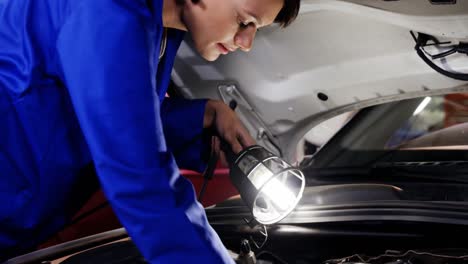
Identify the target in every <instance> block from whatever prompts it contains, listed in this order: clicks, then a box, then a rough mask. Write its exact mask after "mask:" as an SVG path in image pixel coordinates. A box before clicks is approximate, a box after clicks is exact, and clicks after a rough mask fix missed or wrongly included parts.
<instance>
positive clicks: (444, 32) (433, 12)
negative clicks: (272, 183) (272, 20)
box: [172, 0, 468, 161]
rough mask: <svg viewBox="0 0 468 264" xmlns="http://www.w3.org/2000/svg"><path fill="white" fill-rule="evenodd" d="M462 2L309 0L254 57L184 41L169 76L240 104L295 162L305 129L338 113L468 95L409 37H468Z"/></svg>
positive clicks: (467, 6)
mask: <svg viewBox="0 0 468 264" xmlns="http://www.w3.org/2000/svg"><path fill="white" fill-rule="evenodd" d="M455 2H456V3H455V4H452V5H451V4H444V5H440V4H439V5H434V4H431V2H430V1H429V0H400V1H377V0H347V1H345V0H342V1H340V0H303V1H302V2H301V12H300V15H299V17H298V19H297V20H296V21H295V22H294V23H293V24H292V25H291V26H290V27H288V28H286V29H281V28H279V27H277V26H275V25H273V26H270V27H268V28H264V29H261V30H260V32H259V33H258V34H257V38H256V40H255V44H254V47H253V49H252V50H251V52H249V53H241V52H237V53H234V54H229V55H227V56H223V57H222V58H220V59H218V60H217V61H216V62H206V61H204V60H203V59H202V58H200V57H199V56H198V55H197V54H196V52H195V51H194V49H193V47H192V46H191V41H190V38H189V37H187V39H186V40H185V41H184V43H183V44H182V46H181V49H180V50H179V53H178V56H177V59H176V63H175V66H174V71H173V75H172V77H173V80H174V83H175V84H176V86H178V87H179V90H180V91H181V92H182V93H183V94H184V95H185V96H186V97H189V98H207V97H209V98H222V99H224V100H225V101H229V100H231V99H236V101H237V103H238V108H237V112H238V114H239V115H240V116H241V119H242V120H243V122H244V123H245V124H246V126H247V128H248V129H249V130H250V132H251V133H252V134H253V135H256V136H257V139H258V143H259V144H261V145H264V146H266V147H268V148H269V149H270V150H272V151H276V152H277V153H279V154H281V155H282V156H283V157H285V158H287V159H288V160H290V161H294V160H295V159H296V157H295V153H296V148H297V143H298V142H299V140H300V139H301V138H302V137H303V136H304V135H305V134H306V132H307V131H309V130H310V128H312V127H313V126H315V125H317V124H318V123H319V122H321V121H323V120H326V119H329V118H331V117H333V116H336V115H338V114H340V113H344V112H347V111H350V110H356V109H360V108H363V107H367V106H371V105H376V104H381V103H384V102H389V101H395V100H401V99H405V98H413V97H420V96H423V95H428V94H441V93H448V92H466V91H468V85H467V82H463V81H457V80H454V79H450V78H448V77H445V76H443V75H441V74H439V73H437V72H435V71H434V70H433V69H431V68H430V67H429V66H427V65H426V64H425V63H424V62H423V61H422V60H421V59H420V58H419V57H418V56H417V55H416V52H415V50H414V46H415V42H414V40H413V38H412V36H411V35H410V30H412V31H415V32H423V33H426V34H429V35H433V36H436V37H437V38H440V39H449V40H456V41H468V0H458V1H455ZM444 67H447V68H449V69H452V70H456V71H460V72H468V57H467V56H466V55H462V54H459V55H453V56H451V58H450V62H449V63H447V65H445V66H444ZM325 97H326V98H327V100H323V99H325ZM320 98H322V99H320Z"/></svg>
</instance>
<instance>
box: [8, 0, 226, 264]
mask: <svg viewBox="0 0 468 264" xmlns="http://www.w3.org/2000/svg"><path fill="white" fill-rule="evenodd" d="M162 6H163V2H162V0H146V1H145V0H0V259H5V258H7V257H11V256H12V255H15V254H19V253H23V252H22V251H24V250H30V249H32V248H34V246H36V245H37V244H38V243H40V242H41V241H44V240H45V239H47V238H48V237H49V236H51V235H52V234H54V233H55V232H57V231H59V230H60V229H61V228H62V227H63V226H64V224H66V222H67V220H68V219H69V216H70V214H69V212H68V211H67V205H68V203H69V202H70V201H71V200H73V198H74V197H73V188H74V186H75V185H76V183H77V182H78V180H79V178H80V177H79V176H80V173H79V172H80V169H82V168H83V167H84V166H86V165H87V164H90V163H94V166H95V169H96V173H97V175H98V178H99V181H100V183H101V186H102V188H103V190H104V193H105V194H106V196H107V198H108V199H109V201H110V203H111V205H112V207H113V209H114V211H115V213H116V214H117V216H118V218H119V219H120V221H121V222H122V224H123V225H124V226H125V228H126V229H127V231H128V233H129V234H130V236H131V237H132V239H133V240H134V242H135V243H136V245H137V247H138V248H139V249H140V251H141V252H142V254H143V255H144V257H145V258H146V259H147V260H148V261H150V262H151V263H232V262H233V261H232V260H231V258H230V257H229V255H228V253H227V251H226V249H225V248H224V246H223V244H222V243H221V241H220V239H219V237H218V236H217V234H216V233H215V232H214V230H213V229H212V228H211V227H210V225H209V223H208V222H207V219H206V215H205V212H204V210H203V208H202V206H201V205H200V204H199V203H197V201H196V197H195V194H194V190H193V186H192V185H191V183H190V182H189V181H187V180H186V179H184V178H183V177H181V176H180V175H179V171H178V169H177V166H176V162H177V165H179V166H183V167H185V168H191V169H198V170H202V169H203V166H204V165H203V162H202V152H203V147H202V141H201V137H200V136H199V135H200V134H201V133H202V129H203V114H204V109H205V104H206V101H205V100H183V99H171V98H168V99H165V100H164V103H162V102H163V99H164V96H165V93H166V89H167V87H168V84H169V79H170V73H171V70H172V65H173V62H174V58H175V54H176V52H177V49H178V47H179V45H180V43H181V41H182V39H183V36H184V33H183V32H181V31H177V30H169V32H168V42H167V49H166V53H165V55H164V57H163V59H161V61H159V59H158V55H159V51H160V44H161V39H162V33H163V25H162V10H163V9H162ZM190 144H191V146H190V147H186V146H187V145H190ZM173 153H174V154H173Z"/></svg>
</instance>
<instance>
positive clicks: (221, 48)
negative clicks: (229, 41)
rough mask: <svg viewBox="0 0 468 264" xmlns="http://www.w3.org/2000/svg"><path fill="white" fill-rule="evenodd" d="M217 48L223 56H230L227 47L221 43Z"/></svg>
mask: <svg viewBox="0 0 468 264" xmlns="http://www.w3.org/2000/svg"><path fill="white" fill-rule="evenodd" d="M216 46H217V48H218V50H219V52H220V53H221V54H224V55H226V54H228V53H229V51H230V50H229V49H228V48H227V47H226V46H224V45H223V44H221V43H217V44H216Z"/></svg>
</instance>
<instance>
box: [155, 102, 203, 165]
mask: <svg viewBox="0 0 468 264" xmlns="http://www.w3.org/2000/svg"><path fill="white" fill-rule="evenodd" d="M206 102H207V100H204V99H199V100H189V99H184V98H166V99H165V100H164V102H163V103H162V107H161V119H162V123H163V127H164V134H165V138H166V143H167V147H168V149H169V150H170V152H171V153H173V155H174V157H175V159H176V162H177V165H178V166H179V167H180V168H184V169H190V170H194V171H198V172H203V171H204V170H205V168H206V164H207V159H208V157H209V154H210V147H211V142H210V133H208V131H206V130H205V131H204V129H203V118H204V115H205V106H206Z"/></svg>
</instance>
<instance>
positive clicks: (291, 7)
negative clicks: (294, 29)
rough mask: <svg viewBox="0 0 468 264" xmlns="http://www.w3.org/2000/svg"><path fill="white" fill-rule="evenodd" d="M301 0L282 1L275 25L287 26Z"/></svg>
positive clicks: (296, 12) (178, 0)
mask: <svg viewBox="0 0 468 264" xmlns="http://www.w3.org/2000/svg"><path fill="white" fill-rule="evenodd" d="M191 1H192V3H194V4H197V3H198V2H200V0H191ZM176 2H177V3H178V4H184V2H185V0H177V1H176ZM300 6H301V0H284V6H283V8H281V10H280V12H279V13H278V15H277V16H276V18H275V23H279V24H280V26H281V27H283V28H285V27H287V26H289V25H290V24H291V23H292V22H293V21H294V20H295V19H296V17H297V15H298V14H299V8H300Z"/></svg>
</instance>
